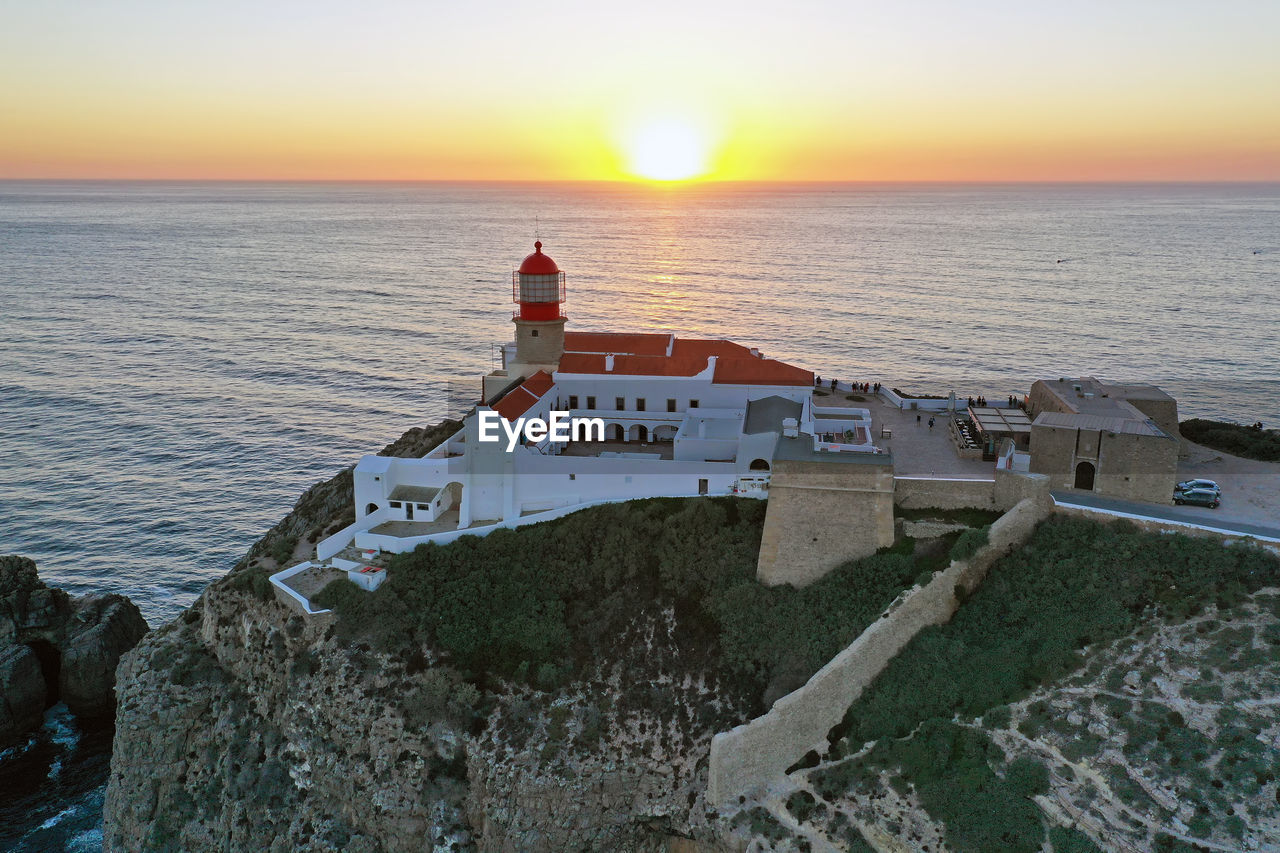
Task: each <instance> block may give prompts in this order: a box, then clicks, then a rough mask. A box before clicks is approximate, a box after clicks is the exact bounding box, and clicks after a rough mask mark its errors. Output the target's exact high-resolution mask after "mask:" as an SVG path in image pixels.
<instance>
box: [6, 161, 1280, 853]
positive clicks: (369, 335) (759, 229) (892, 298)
mask: <svg viewBox="0 0 1280 853" xmlns="http://www.w3.org/2000/svg"><path fill="white" fill-rule="evenodd" d="M535 238H540V239H541V240H542V241H543V243H544V245H545V248H544V251H545V252H546V253H547V254H549V255H551V256H552V257H553V258H555V259H556V261H557V262H558V263H559V265H560V267H561V269H563V270H564V271H565V273H566V277H567V291H568V296H567V302H566V305H565V309H566V313H567V314H568V316H569V328H570V329H578V330H607V331H671V332H676V333H678V334H681V335H688V336H708V337H711V336H714V337H726V338H731V339H733V340H736V341H739V342H742V343H744V344H748V345H751V346H756V347H759V348H760V349H761V350H763V351H764V353H765V354H767V355H769V356H772V357H775V358H780V359H784V360H787V361H790V362H793V363H795V364H798V365H802V366H804V367H806V368H810V369H812V370H814V371H815V372H817V373H818V374H819V375H821V376H823V377H827V378H831V377H835V378H839V379H842V380H853V381H865V382H881V383H883V384H885V385H887V386H889V387H896V388H900V389H902V390H904V391H907V392H908V393H913V394H947V393H949V392H951V391H955V392H956V393H957V394H958V395H959V396H961V397H968V396H970V395H973V396H977V395H979V394H981V395H984V396H986V397H988V398H990V399H992V400H1002V399H1004V398H1005V397H1006V396H1007V395H1009V394H1022V393H1025V392H1026V391H1027V390H1028V388H1029V386H1030V383H1031V382H1032V381H1033V380H1034V379H1037V378H1057V377H1061V376H1079V375H1093V376H1098V377H1102V378H1106V379H1111V380H1116V381H1142V382H1154V383H1156V384H1158V385H1160V386H1162V387H1163V388H1165V389H1166V390H1167V391H1169V392H1171V393H1172V394H1174V395H1175V396H1176V397H1177V399H1178V402H1179V412H1180V415H1181V416H1182V417H1184V418H1186V417H1206V418H1218V419H1226V420H1234V421H1240V422H1246V423H1253V422H1255V421H1259V420H1260V421H1263V422H1264V423H1266V424H1268V425H1271V424H1275V423H1277V422H1280V369H1278V367H1277V362H1278V358H1280V184H1203V185H1197V184H1105V185H1099V184H1092V185H1087V184H1079V185H1077V184H1037V185H1032V184H1014V185H1010V184H991V185H959V184H942V185H927V184H804V185H777V184H730V185H724V184H694V185H688V186H677V187H664V186H650V185H641V184H634V185H627V184H538V183H520V184H499V183H477V184H457V183H390V184H387V183H155V182H139V183H132V182H0V553H16V554H23V555H26V556H28V557H31V558H32V559H34V560H35V561H36V562H37V563H38V564H39V568H40V573H41V576H42V578H43V579H44V580H45V582H46V583H48V584H50V585H56V586H60V587H63V588H64V589H67V590H69V591H70V592H72V593H73V594H83V593H89V592H106V591H111V592H119V593H124V594H126V595H128V596H130V597H131V598H132V599H133V600H134V601H135V602H137V604H138V606H139V607H140V608H141V609H142V612H143V614H144V615H145V616H146V618H147V620H148V622H149V623H150V624H151V626H152V627H153V628H154V627H158V626H160V625H162V624H163V623H165V622H166V621H168V620H170V619H172V618H173V617H174V616H175V615H176V614H178V613H179V612H180V611H181V610H182V609H183V608H184V607H187V606H188V605H190V604H191V603H192V602H193V601H194V600H195V598H196V597H197V596H198V595H199V594H200V592H201V590H202V589H203V588H204V587H205V586H206V585H207V584H208V583H209V582H210V581H212V580H214V579H216V578H218V577H220V576H221V575H223V574H224V573H225V572H226V571H227V570H228V569H229V568H230V567H231V566H232V564H233V563H234V562H235V561H236V560H237V559H238V558H239V557H240V556H241V555H242V554H243V553H244V552H245V550H246V549H247V548H248V547H249V546H250V545H251V544H252V543H253V542H254V541H255V539H257V538H258V537H259V536H260V535H261V534H262V533H263V532H265V531H266V530H267V528H268V527H270V526H271V525H272V524H274V523H275V522H276V521H277V520H278V519H279V518H280V517H281V516H283V515H284V514H285V513H286V512H288V510H289V508H290V507H291V506H292V504H293V502H294V500H295V499H296V498H297V497H298V495H299V494H300V493H301V492H302V491H303V490H304V489H305V488H306V487H307V486H309V485H311V484H312V483H314V482H315V481H317V480H320V479H324V478H327V477H330V476H332V475H333V474H334V473H336V472H337V471H338V470H340V469H341V468H342V467H343V466H346V465H350V464H352V463H353V462H355V461H356V460H357V459H358V458H359V457H360V455H361V454H365V453H371V452H375V451H376V450H378V449H379V448H381V447H382V446H383V445H385V444H387V443H388V442H390V441H391V440H393V439H395V438H396V437H398V436H399V435H400V434H401V433H403V432H404V431H405V430H406V429H408V428H409V427H412V426H418V425H423V424H429V423H432V422H435V421H437V420H439V419H440V418H441V417H442V416H444V415H445V414H446V413H447V412H448V411H449V409H450V408H451V407H455V406H456V405H458V401H459V400H462V401H466V400H469V399H473V398H474V397H475V396H477V395H478V393H479V389H480V381H479V377H480V375H481V374H482V373H484V372H487V371H488V370H490V369H491V368H492V367H493V366H494V364H495V356H496V345H497V344H500V343H501V342H503V341H507V340H510V338H511V335H512V331H513V329H512V325H511V309H512V303H511V273H512V270H513V269H514V268H515V267H516V266H518V265H519V263H520V260H521V258H523V256H524V255H525V254H527V253H528V252H530V251H532V244H533V241H534V239H535ZM110 740H111V731H110V728H109V726H108V727H106V728H103V727H101V726H99V727H96V728H95V727H84V726H81V725H80V724H79V723H78V721H76V720H75V718H74V717H72V716H71V715H70V714H68V713H67V711H66V709H65V707H64V706H61V705H57V706H54V708H52V709H50V711H49V713H48V714H47V715H46V721H45V725H44V727H43V728H41V729H40V730H39V731H37V732H35V733H33V734H32V735H31V736H30V737H29V738H27V739H25V740H24V742H23V743H20V744H18V745H17V746H13V747H10V748H9V749H7V750H5V751H4V752H0V849H5V850H17V851H36V850H41V851H42V850H63V849H67V850H84V851H91V850H98V849H100V848H101V843H102V831H101V816H102V798H103V791H104V786H105V779H106V774H107V764H108V761H109V757H110V756H109V753H110Z"/></svg>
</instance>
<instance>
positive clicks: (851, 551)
mask: <svg viewBox="0 0 1280 853" xmlns="http://www.w3.org/2000/svg"><path fill="white" fill-rule="evenodd" d="M831 455H838V454H831ZM892 544H893V465H892V463H890V462H889V461H888V460H887V458H886V459H885V460H884V461H883V462H880V461H878V460H877V459H876V458H872V459H869V460H866V461H860V462H847V461H830V462H827V461H823V462H818V461H794V460H785V459H775V460H774V466H773V474H772V477H771V479H770V482H769V507H768V510H767V511H766V512H765V519H764V531H763V533H762V535H761V538H760V558H759V562H758V563H757V567H756V577H758V578H759V579H760V582H761V583H764V584H768V585H770V586H776V585H778V584H784V583H789V584H792V585H794V586H797V587H799V586H804V585H805V584H809V583H812V582H813V581H815V580H817V579H818V578H820V577H822V576H823V575H825V574H826V573H827V572H829V571H831V570H832V569H834V568H835V567H836V566H838V565H840V564H841V563H844V562H847V561H848V560H856V559H858V558H859V557H866V556H868V555H870V554H874V553H875V552H876V550H877V549H879V548H883V547H885V546H887V545H892Z"/></svg>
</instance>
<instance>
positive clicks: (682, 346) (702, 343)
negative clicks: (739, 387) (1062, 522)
mask: <svg viewBox="0 0 1280 853" xmlns="http://www.w3.org/2000/svg"><path fill="white" fill-rule="evenodd" d="M671 354H672V355H673V356H678V357H684V358H700V359H702V361H703V363H704V364H705V363H706V361H707V359H708V358H710V357H711V356H713V355H715V356H719V357H720V358H758V357H759V356H756V355H753V354H752V352H751V350H750V349H748V348H747V347H744V346H743V345H742V344H735V343H734V342H733V341H726V340H704V339H702V338H676V343H675V346H674V347H672V349H671Z"/></svg>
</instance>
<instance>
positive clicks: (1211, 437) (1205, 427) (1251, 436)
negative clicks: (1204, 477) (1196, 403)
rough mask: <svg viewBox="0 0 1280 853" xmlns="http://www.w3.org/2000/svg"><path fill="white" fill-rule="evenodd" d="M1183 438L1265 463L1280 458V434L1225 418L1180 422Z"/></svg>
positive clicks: (1279, 459) (1179, 426) (1194, 419)
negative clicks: (1226, 420)
mask: <svg viewBox="0 0 1280 853" xmlns="http://www.w3.org/2000/svg"><path fill="white" fill-rule="evenodd" d="M1178 429H1179V431H1180V432H1181V433H1182V435H1183V437H1184V438H1186V439H1188V440H1189V441H1194V442H1195V443H1196V444H1203V445H1204V446H1205V447H1209V448H1212V449H1214V450H1220V451H1222V452H1223V453H1230V454H1231V455H1232V456H1242V457H1244V458H1245V459H1258V460H1261V461H1263V462H1277V461H1280V434H1278V433H1277V432H1276V431H1275V430H1258V429H1254V428H1253V427H1249V426H1241V425H1240V424H1233V423H1226V422H1224V421H1209V420H1202V419H1200V418H1193V419H1191V420H1188V421H1183V422H1182V423H1180V424H1178Z"/></svg>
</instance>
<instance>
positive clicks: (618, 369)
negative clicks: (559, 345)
mask: <svg viewBox="0 0 1280 853" xmlns="http://www.w3.org/2000/svg"><path fill="white" fill-rule="evenodd" d="M605 364H606V359H605V356H603V355H601V354H599V353H583V352H567V353H565V354H564V355H562V356H561V357H560V372H561V373H602V374H605V375H606V376H608V375H617V376H696V375H697V374H699V373H701V372H702V371H704V370H706V369H707V361H706V359H697V358H668V357H666V356H658V355H615V356H614V357H613V369H612V370H607V369H606V368H605Z"/></svg>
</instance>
